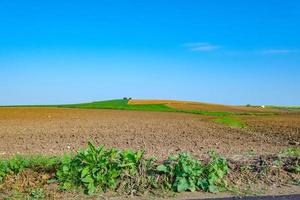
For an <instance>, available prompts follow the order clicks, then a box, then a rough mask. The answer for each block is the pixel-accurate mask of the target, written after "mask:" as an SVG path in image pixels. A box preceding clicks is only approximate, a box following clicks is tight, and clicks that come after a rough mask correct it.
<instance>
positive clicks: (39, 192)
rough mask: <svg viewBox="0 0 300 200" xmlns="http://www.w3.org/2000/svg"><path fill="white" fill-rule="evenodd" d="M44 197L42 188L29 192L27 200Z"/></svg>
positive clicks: (36, 199) (37, 199)
mask: <svg viewBox="0 0 300 200" xmlns="http://www.w3.org/2000/svg"><path fill="white" fill-rule="evenodd" d="M45 197H46V195H45V191H44V190H43V188H35V189H33V190H32V191H31V193H30V196H29V199H30V200H40V199H44V198H45Z"/></svg>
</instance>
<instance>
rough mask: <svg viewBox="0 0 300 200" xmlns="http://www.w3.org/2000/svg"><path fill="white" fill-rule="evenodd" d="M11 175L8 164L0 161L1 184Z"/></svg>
mask: <svg viewBox="0 0 300 200" xmlns="http://www.w3.org/2000/svg"><path fill="white" fill-rule="evenodd" d="M8 173H9V167H8V162H7V161H6V160H0V183H1V182H2V181H3V179H4V177H5V176H6V175H7V174H8Z"/></svg>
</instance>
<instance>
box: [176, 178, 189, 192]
mask: <svg viewBox="0 0 300 200" xmlns="http://www.w3.org/2000/svg"><path fill="white" fill-rule="evenodd" d="M188 188H189V183H188V181H187V180H186V179H185V178H183V177H181V178H178V182H177V192H184V191H186V190H187V189H188Z"/></svg>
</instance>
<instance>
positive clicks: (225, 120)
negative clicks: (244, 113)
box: [213, 117, 246, 128]
mask: <svg viewBox="0 0 300 200" xmlns="http://www.w3.org/2000/svg"><path fill="white" fill-rule="evenodd" d="M213 121H214V122H217V123H221V124H225V125H228V126H230V127H236V128H245V127H246V124H245V123H244V122H243V121H241V120H240V119H238V118H236V117H222V118H217V119H214V120H213Z"/></svg>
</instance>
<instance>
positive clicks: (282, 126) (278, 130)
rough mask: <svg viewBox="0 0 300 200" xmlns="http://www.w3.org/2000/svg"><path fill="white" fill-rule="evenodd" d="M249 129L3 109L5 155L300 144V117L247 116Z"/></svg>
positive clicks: (181, 117) (132, 114)
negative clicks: (95, 148) (92, 147)
mask: <svg viewBox="0 0 300 200" xmlns="http://www.w3.org/2000/svg"><path fill="white" fill-rule="evenodd" d="M243 120H245V122H246V123H247V125H248V127H247V128H245V129H238V128H230V127H227V126H224V125H221V124H216V123H214V122H212V121H211V120H210V117H207V116H201V115H195V114H184V113H169V112H146V111H126V110H92V109H86V110H85V109H62V108H0V157H6V156H10V155H13V154H16V153H21V154H41V153H42V154H63V153H64V152H69V151H75V150H78V149H79V148H81V147H85V145H86V144H87V141H89V140H91V141H94V143H96V144H97V145H100V144H104V145H106V146H107V147H117V148H122V149H124V148H132V149H145V150H146V153H147V155H155V156H158V157H160V158H162V157H164V158H165V157H166V156H167V154H170V153H176V152H178V151H188V152H191V153H193V154H194V155H196V156H201V155H202V154H203V153H205V152H207V151H208V150H209V149H216V150H217V151H218V152H219V153H222V154H224V155H236V154H243V153H247V152H249V151H251V150H252V151H255V152H256V153H259V154H268V153H274V152H278V151H280V150H281V149H283V148H286V147H291V146H295V145H299V142H300V115H296V114H293V115H289V114H282V115H276V116H244V117H243Z"/></svg>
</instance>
